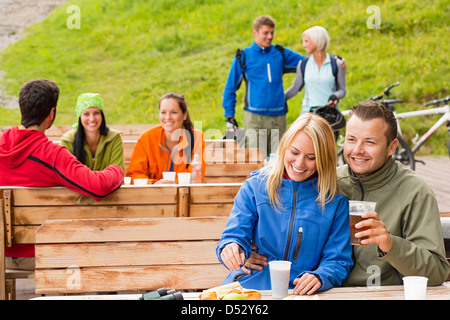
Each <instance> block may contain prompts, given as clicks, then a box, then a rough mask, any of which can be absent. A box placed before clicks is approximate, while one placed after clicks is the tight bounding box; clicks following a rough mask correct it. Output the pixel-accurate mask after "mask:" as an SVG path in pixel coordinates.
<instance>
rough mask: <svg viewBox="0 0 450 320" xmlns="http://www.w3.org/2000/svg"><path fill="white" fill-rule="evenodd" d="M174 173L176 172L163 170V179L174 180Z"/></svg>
mask: <svg viewBox="0 0 450 320" xmlns="http://www.w3.org/2000/svg"><path fill="white" fill-rule="evenodd" d="M175 174H176V172H174V171H165V172H163V179H164V180H168V181H173V182H175Z"/></svg>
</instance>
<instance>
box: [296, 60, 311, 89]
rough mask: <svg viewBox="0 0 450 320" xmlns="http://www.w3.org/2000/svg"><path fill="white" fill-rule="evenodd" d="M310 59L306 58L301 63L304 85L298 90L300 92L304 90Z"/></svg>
mask: <svg viewBox="0 0 450 320" xmlns="http://www.w3.org/2000/svg"><path fill="white" fill-rule="evenodd" d="M308 59H309V57H306V58H305V59H303V60H302V61H300V70H301V71H302V78H303V84H302V86H301V87H300V89H298V91H301V90H302V89H303V86H304V85H305V69H306V63H308Z"/></svg>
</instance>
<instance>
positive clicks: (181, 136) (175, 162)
mask: <svg viewBox="0 0 450 320" xmlns="http://www.w3.org/2000/svg"><path fill="white" fill-rule="evenodd" d="M159 121H160V123H161V125H160V126H157V127H155V128H152V129H149V130H147V131H145V132H143V133H142V134H141V136H140V137H139V139H138V141H137V143H136V146H135V147H134V150H133V154H132V156H131V160H130V165H129V167H128V171H127V174H126V175H127V176H128V177H131V178H133V179H142V178H144V179H145V178H148V179H149V181H150V183H173V182H170V181H167V180H163V174H162V173H163V172H165V171H174V172H191V165H190V164H191V162H192V160H193V158H194V154H198V155H199V156H200V159H201V160H202V180H203V181H204V177H205V166H206V165H205V160H204V159H203V151H204V149H205V142H204V139H203V133H202V132H201V131H200V130H196V129H194V128H193V126H192V122H191V119H190V118H189V112H188V110H187V101H186V99H185V98H184V97H183V96H182V95H180V94H177V93H167V94H166V95H164V96H163V97H162V98H161V100H160V101H159ZM192 137H193V138H192Z"/></svg>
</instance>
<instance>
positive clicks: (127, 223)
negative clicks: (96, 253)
mask: <svg viewBox="0 0 450 320" xmlns="http://www.w3.org/2000/svg"><path fill="white" fill-rule="evenodd" d="M227 220H228V218H227V217H208V218H206V217H205V218H203V217H201V218H151V219H80V220H47V221H46V222H44V223H43V224H42V226H41V227H39V230H38V232H37V233H36V243H76V242H81V241H89V242H108V241H131V242H133V241H168V240H170V241H175V240H218V239H219V238H220V235H221V234H222V231H223V230H224V228H225V224H226V222H227ZM169 230H170V231H169Z"/></svg>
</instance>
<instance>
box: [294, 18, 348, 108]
mask: <svg viewBox="0 0 450 320" xmlns="http://www.w3.org/2000/svg"><path fill="white" fill-rule="evenodd" d="M302 40H303V48H305V50H306V54H307V55H310V57H309V58H307V59H305V60H304V62H302V61H303V60H302V61H300V62H299V63H298V65H297V70H296V76H295V79H294V83H293V84H292V85H291V86H290V87H289V88H288V89H287V90H286V92H285V99H286V100H289V99H291V98H293V97H294V96H295V95H296V94H297V93H298V92H299V91H300V90H301V89H302V88H303V87H305V96H304V98H303V102H302V111H301V113H305V112H313V111H314V110H315V109H317V108H318V107H323V106H326V105H330V106H333V107H336V106H337V103H338V102H339V100H341V99H342V98H344V97H345V93H346V91H345V63H344V62H343V60H340V59H336V60H335V56H332V55H330V54H328V53H327V52H326V51H327V48H328V46H329V44H330V37H329V36H328V32H327V30H325V28H323V27H320V26H314V27H312V28H309V29H307V30H306V31H304V32H303V34H302ZM335 63H336V67H335V68H333V65H334V64H335ZM302 64H303V68H302ZM303 70H304V72H303ZM333 70H335V71H334V72H333ZM335 73H336V75H335Z"/></svg>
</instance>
